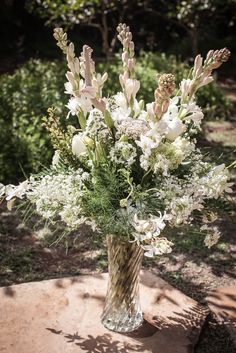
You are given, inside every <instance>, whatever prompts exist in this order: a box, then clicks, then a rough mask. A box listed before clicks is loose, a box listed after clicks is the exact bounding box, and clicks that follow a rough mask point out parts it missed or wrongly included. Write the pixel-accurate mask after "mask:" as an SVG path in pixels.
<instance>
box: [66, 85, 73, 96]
mask: <svg viewBox="0 0 236 353" xmlns="http://www.w3.org/2000/svg"><path fill="white" fill-rule="evenodd" d="M65 93H66V94H71V95H72V94H73V93H74V90H73V85H72V84H71V82H66V83H65Z"/></svg>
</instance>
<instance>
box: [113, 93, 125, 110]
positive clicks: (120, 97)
mask: <svg viewBox="0 0 236 353" xmlns="http://www.w3.org/2000/svg"><path fill="white" fill-rule="evenodd" d="M114 99H115V103H116V104H117V105H118V106H119V107H121V108H123V109H127V102H126V98H125V95H124V93H122V92H118V93H117V94H116V95H115V96H114Z"/></svg>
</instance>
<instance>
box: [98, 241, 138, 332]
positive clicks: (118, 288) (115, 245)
mask: <svg viewBox="0 0 236 353" xmlns="http://www.w3.org/2000/svg"><path fill="white" fill-rule="evenodd" d="M107 247H108V266H109V283H108V289H107V296H106V303H105V308H104V311H103V314H102V323H103V325H104V326H105V327H106V328H108V329H109V330H112V331H116V332H131V331H134V330H135V329H137V328H138V327H139V326H140V325H141V324H142V322H143V316H142V311H141V308H140V302H139V272H140V268H141V264H142V258H143V250H142V249H141V247H139V246H137V244H136V243H129V242H127V241H123V240H122V239H121V238H120V237H118V236H115V235H109V236H107Z"/></svg>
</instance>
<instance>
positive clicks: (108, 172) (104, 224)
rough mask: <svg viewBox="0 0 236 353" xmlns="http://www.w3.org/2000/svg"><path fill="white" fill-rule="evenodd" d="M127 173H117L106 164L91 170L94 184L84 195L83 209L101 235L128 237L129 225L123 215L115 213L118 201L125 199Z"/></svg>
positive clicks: (127, 189) (127, 190)
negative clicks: (94, 221) (97, 227)
mask: <svg viewBox="0 0 236 353" xmlns="http://www.w3.org/2000/svg"><path fill="white" fill-rule="evenodd" d="M127 174H128V172H126V171H125V170H120V171H117V170H116V168H115V166H112V165H109V164H107V163H106V162H104V163H103V165H102V164H100V166H99V168H97V169H94V170H93V179H94V180H96V182H94V183H93V185H92V187H91V186H90V187H89V188H88V190H87V191H86V192H85V193H84V197H83V206H82V207H83V209H84V210H85V213H86V214H87V215H89V216H91V217H92V218H93V219H95V220H96V223H97V224H98V226H99V228H100V229H101V231H102V233H104V234H105V235H106V234H109V233H111V232H112V234H118V235H120V234H122V235H124V236H125V235H129V233H130V224H128V220H127V219H126V217H127V216H126V217H125V215H122V214H121V213H119V214H118V213H117V209H119V208H120V200H121V199H123V198H125V197H127V194H128V193H129V191H130V185H129V183H128V181H127V178H128V175H127Z"/></svg>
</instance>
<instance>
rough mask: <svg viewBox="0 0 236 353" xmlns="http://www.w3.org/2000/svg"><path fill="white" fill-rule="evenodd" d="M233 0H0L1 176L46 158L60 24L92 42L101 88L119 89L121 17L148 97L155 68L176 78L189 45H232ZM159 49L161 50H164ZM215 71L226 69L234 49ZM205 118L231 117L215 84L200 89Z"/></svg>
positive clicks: (57, 92)
mask: <svg viewBox="0 0 236 353" xmlns="http://www.w3.org/2000/svg"><path fill="white" fill-rule="evenodd" d="M235 10H236V0H226V1H224V2H223V3H222V1H220V0H191V1H190V0H176V1H165V0H160V1H154V0H138V1H135V0H112V1H108V0H89V1H84V0H75V1H65V0H53V1H52V0H22V1H17V0H3V1H1V3H0V33H1V34H0V39H1V53H0V73H3V75H2V76H0V85H1V90H0V182H15V181H17V180H19V179H22V178H23V177H24V176H23V171H24V173H26V174H27V175H28V174H29V173H30V172H32V171H37V170H39V168H40V166H41V164H44V165H48V163H49V162H50V160H51V157H52V149H51V146H50V144H49V141H48V137H47V134H46V131H45V130H44V128H42V126H41V121H42V117H43V116H44V115H45V114H46V111H47V108H48V107H49V106H57V107H58V109H59V115H60V114H61V115H62V116H65V114H66V108H65V107H64V104H65V103H66V98H67V97H66V96H65V95H64V93H63V91H64V73H65V66H64V62H62V61H61V53H60V51H59V50H58V48H57V47H56V44H55V41H54V39H53V36H52V28H53V27H54V26H58V25H62V26H64V27H65V28H67V29H68V30H69V31H70V33H69V36H70V38H71V39H72V40H73V41H74V42H75V43H76V47H77V49H78V52H77V53H78V54H79V52H80V50H81V48H82V45H83V44H84V43H88V44H89V45H91V46H92V47H93V48H94V56H95V58H96V61H97V62H98V63H99V65H98V66H99V70H101V72H102V71H103V72H104V71H108V73H109V80H108V82H107V85H106V88H105V92H104V93H105V94H109V95H111V94H112V93H113V92H114V91H116V90H117V89H119V82H118V80H117V76H118V75H117V72H118V71H119V68H120V61H119V59H118V57H117V56H115V55H114V53H115V52H117V51H118V48H119V47H118V43H117V41H116V26H117V24H118V23H119V22H120V21H125V22H127V23H128V24H129V25H130V27H131V29H132V32H133V35H134V40H135V43H136V52H137V54H138V56H139V58H138V64H137V68H136V73H137V77H138V79H139V80H140V81H141V83H142V85H141V87H142V88H141V91H140V98H144V99H145V101H152V99H153V96H152V95H153V90H154V89H155V86H156V80H155V76H156V73H157V72H158V73H162V72H167V73H169V72H171V73H173V74H175V75H176V78H177V81H180V79H181V78H182V77H183V76H186V73H187V71H188V69H189V66H190V65H191V64H192V61H191V60H190V61H189V60H187V59H186V58H189V57H190V58H192V57H193V54H195V53H196V52H198V51H199V52H201V53H203V54H204V53H206V51H207V50H209V49H211V48H219V47H222V46H229V47H230V49H231V51H232V52H233V53H234V52H235V51H236V48H235V42H234V41H233V40H232V39H233V32H234V30H235V16H236V15H235V13H236V11H235ZM164 53H165V54H164ZM232 57H233V58H232V59H231V60H230V62H229V63H227V64H226V65H224V67H223V70H220V73H221V75H223V76H225V75H228V74H229V73H230V76H231V77H232V70H231V66H232V65H233V64H234V56H232ZM199 103H200V105H201V106H203V108H204V111H205V113H206V115H207V119H226V118H228V117H230V108H231V107H230V104H229V102H228V100H227V99H226V98H225V97H224V95H223V93H222V90H221V89H220V88H219V86H218V85H217V84H215V83H214V84H211V85H209V86H208V87H205V88H203V89H202V90H201V92H200V95H199Z"/></svg>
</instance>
